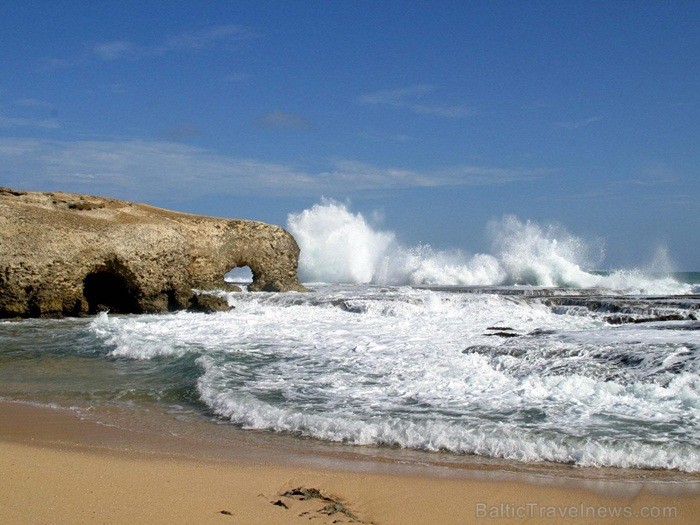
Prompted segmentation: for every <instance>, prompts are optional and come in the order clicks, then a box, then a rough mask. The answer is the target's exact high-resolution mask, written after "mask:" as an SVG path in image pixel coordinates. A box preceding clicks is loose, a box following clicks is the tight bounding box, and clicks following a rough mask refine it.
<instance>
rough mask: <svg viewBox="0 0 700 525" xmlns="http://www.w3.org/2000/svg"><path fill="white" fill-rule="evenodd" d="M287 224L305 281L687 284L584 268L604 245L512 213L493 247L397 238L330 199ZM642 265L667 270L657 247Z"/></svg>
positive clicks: (497, 228)
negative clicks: (467, 249) (471, 250)
mask: <svg viewBox="0 0 700 525" xmlns="http://www.w3.org/2000/svg"><path fill="white" fill-rule="evenodd" d="M287 228H288V229H289V231H290V232H291V233H292V234H293V235H294V237H295V238H296V240H297V242H298V244H299V246H300V248H301V255H300V259H299V275H300V278H301V279H302V280H303V281H306V282H327V283H355V284H367V283H375V284H394V285H400V284H407V285H463V286H467V285H532V286H560V287H572V288H607V289H612V290H619V291H625V292H628V293H640V294H684V293H691V291H692V287H691V286H690V285H686V284H682V283H678V282H677V281H675V280H674V279H672V278H670V277H660V278H659V277H650V276H649V275H647V274H646V273H645V272H644V271H642V270H639V269H633V270H620V271H615V272H612V273H610V274H609V275H596V274H594V273H591V271H590V270H591V269H594V268H596V267H599V265H600V264H601V262H602V255H603V253H602V250H601V249H600V248H599V247H596V246H595V244H596V243H590V242H586V241H584V240H583V239H582V238H580V237H577V236H575V235H572V234H570V233H568V232H567V231H566V230H565V229H563V228H561V227H554V226H541V225H538V224H536V223H533V222H530V221H521V220H520V219H518V218H517V217H514V216H506V217H504V218H502V219H501V220H498V221H493V222H492V223H491V224H490V225H489V227H488V230H489V234H490V237H491V239H492V252H493V255H489V254H475V255H468V254H466V253H464V252H462V251H460V250H435V249H433V248H431V247H430V246H429V245H419V246H412V247H408V246H404V245H402V244H401V243H399V242H398V241H397V239H396V235H395V234H394V233H393V232H388V231H382V230H380V229H377V228H374V227H372V226H371V225H370V224H369V223H368V221H367V220H366V219H365V218H364V217H363V216H362V214H359V213H357V214H355V213H352V212H351V211H350V210H349V209H348V206H347V205H345V204H341V203H338V202H335V201H330V200H324V201H322V202H321V203H319V204H316V205H314V206H313V207H311V208H310V209H307V210H304V211H303V212H301V213H299V214H290V215H289V217H288V220H287ZM649 270H650V271H651V272H652V273H654V274H656V273H658V272H659V271H663V272H667V271H670V261H669V258H668V254H667V253H665V252H664V251H663V249H662V250H660V251H659V252H657V256H656V257H655V259H654V261H653V262H652V264H650V268H649Z"/></svg>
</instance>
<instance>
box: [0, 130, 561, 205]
mask: <svg viewBox="0 0 700 525" xmlns="http://www.w3.org/2000/svg"><path fill="white" fill-rule="evenodd" d="M549 172H550V170H546V169H527V168H503V167H493V166H491V167H489V166H454V167H450V168H447V169H436V170H433V171H415V170H408V169H403V168H397V167H380V166H375V165H371V164H367V163H363V162H358V161H353V160H342V159H341V160H335V161H330V162H328V164H327V167H326V168H325V169H321V170H317V171H312V170H308V169H304V168H303V167H299V166H294V165H288V164H282V163H274V162H266V161H262V160H258V159H252V158H241V157H231V156H226V155H220V154H217V153H215V152H212V151H210V150H207V149H203V148H198V147H193V146H189V145H185V144H180V143H174V142H168V141H145V140H117V141H49V140H34V139H19V138H0V185H3V186H11V187H16V188H20V189H22V188H24V189H63V190H65V191H77V192H85V193H98V194H108V195H114V196H122V197H126V198H131V199H146V200H149V199H154V198H160V197H172V198H177V197H178V196H182V195H187V196H188V197H197V196H206V195H251V194H261V193H264V194H266V195H274V196H292V195H311V196H317V195H322V194H325V195H337V194H342V195H346V194H352V193H353V192H356V191H363V190H381V189H384V190H386V189H399V188H411V187H438V186H459V185H486V184H506V183H511V182H516V181H526V180H532V179H536V178H539V177H540V176H542V175H544V174H546V173H549Z"/></svg>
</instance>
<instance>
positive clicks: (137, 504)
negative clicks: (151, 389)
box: [0, 403, 700, 524]
mask: <svg viewBox="0 0 700 525" xmlns="http://www.w3.org/2000/svg"><path fill="white" fill-rule="evenodd" d="M0 421H1V422H2V423H1V424H0V451H1V452H0V472H2V476H1V477H0V522H2V523H8V524H14V523H280V524H286V523H309V522H311V523H353V522H354V523H375V524H412V523H415V524H421V523H461V524H464V523H620V522H624V523H679V524H680V523H696V520H697V516H698V515H700V480H698V481H693V480H692V479H691V480H690V481H687V480H684V481H681V482H675V483H674V482H671V481H668V480H656V479H655V476H654V475H653V473H649V479H647V480H644V479H643V476H640V477H639V478H638V479H635V480H629V479H628V480H620V479H617V480H615V479H606V480H601V479H597V480H591V479H586V478H585V477H584V478H578V479H573V478H570V477H567V476H562V477H557V476H554V475H552V474H551V473H550V474H543V475H540V476H533V475H532V474H528V475H525V474H521V475H518V474H517V473H512V472H511V473H505V472H499V471H497V470H496V471H494V470H479V469H476V468H475V469H466V470H464V469H463V470H460V471H459V472H454V471H452V470H450V469H447V471H445V469H443V470H440V469H430V468H425V469H420V468H417V467H415V466H413V467H402V466H401V465H400V464H393V463H391V462H388V463H387V462H382V461H377V462H374V463H373V462H372V461H361V462H360V461H358V462H356V463H353V462H352V461H351V460H350V461H349V460H348V459H347V458H338V461H332V460H330V461H328V460H327V461H325V462H324V463H323V464H320V465H319V464H318V462H313V461H311V460H309V459H308V458H307V459H306V460H305V459H304V458H303V457H300V456H299V455H298V454H294V453H290V454H286V453H285V451H276V452H275V453H270V451H269V450H268V449H267V448H266V447H265V446H261V447H257V448H256V445H255V440H252V441H250V442H247V443H244V444H235V443H234V444H232V445H231V447H230V449H229V450H228V453H227V454H226V456H225V457H222V455H221V454H219V453H217V451H216V450H215V449H206V447H205V449H204V450H202V449H199V448H198V447H197V444H196V443H193V442H188V441H187V440H186V439H183V438H177V437H175V436H169V437H164V436H155V435H149V434H148V433H139V432H132V431H127V430H123V429H119V428H114V427H108V426H104V425H100V424H97V423H95V422H91V421H85V420H80V419H78V418H76V417H75V416H74V415H72V414H71V413H69V412H65V411H57V410H51V409H48V408H42V407H35V406H31V405H27V404H16V403H0Z"/></svg>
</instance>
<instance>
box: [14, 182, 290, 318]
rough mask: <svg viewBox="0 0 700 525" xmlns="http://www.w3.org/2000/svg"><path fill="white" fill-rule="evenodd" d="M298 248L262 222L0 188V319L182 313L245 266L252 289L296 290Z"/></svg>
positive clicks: (114, 200) (77, 196) (98, 198)
mask: <svg viewBox="0 0 700 525" xmlns="http://www.w3.org/2000/svg"><path fill="white" fill-rule="evenodd" d="M298 257H299V247H298V246H297V244H296V242H295V241H294V238H293V237H292V236H291V235H290V234H289V233H288V232H286V231H285V230H284V229H282V228H280V227H278V226H273V225H269V224H265V223H262V222H255V221H246V220H228V219H217V218H212V217H205V216H199V215H190V214H185V213H179V212H174V211H170V210H165V209H162V208H156V207H153V206H148V205H145V204H136V203H131V202H125V201H120V200H116V199H108V198H102V197H93V196H88V195H79V194H72V193H60V192H56V193H39V192H23V191H14V190H10V189H7V188H0V317H55V316H61V315H81V314H86V313H95V312H96V311H98V310H100V309H103V308H108V309H110V310H111V311H113V312H133V313H149V312H163V311H168V310H178V309H182V308H186V307H187V306H188V304H189V302H190V300H191V299H192V297H193V289H204V290H207V289H213V288H226V283H225V282H224V280H223V277H224V274H225V273H226V272H228V271H229V270H231V269H232V268H235V267H241V266H249V267H250V269H251V270H252V272H253V284H252V285H251V286H250V287H249V289H250V290H252V291H303V290H304V288H303V286H301V285H300V284H299V281H298V279H297V275H296V269H297V263H298Z"/></svg>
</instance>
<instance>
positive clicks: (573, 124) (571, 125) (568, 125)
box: [557, 117, 603, 129]
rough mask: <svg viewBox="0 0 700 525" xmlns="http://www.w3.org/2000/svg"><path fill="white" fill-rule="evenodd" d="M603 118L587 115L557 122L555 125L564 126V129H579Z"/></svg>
mask: <svg viewBox="0 0 700 525" xmlns="http://www.w3.org/2000/svg"><path fill="white" fill-rule="evenodd" d="M601 120H603V117H588V118H585V119H581V120H573V121H569V122H558V123H557V126H559V127H560V128H565V129H579V128H585V127H586V126H590V125H591V124H594V123H596V122H600V121H601Z"/></svg>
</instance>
